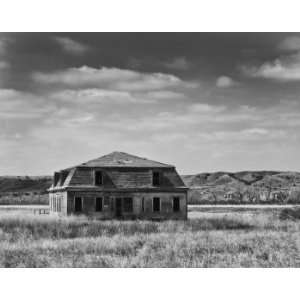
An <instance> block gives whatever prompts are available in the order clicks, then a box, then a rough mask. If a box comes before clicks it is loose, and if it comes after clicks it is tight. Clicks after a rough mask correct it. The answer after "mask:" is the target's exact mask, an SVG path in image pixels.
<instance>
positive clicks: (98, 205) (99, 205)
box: [95, 197, 102, 211]
mask: <svg viewBox="0 0 300 300" xmlns="http://www.w3.org/2000/svg"><path fill="white" fill-rule="evenodd" d="M95 210H96V211H102V197H97V198H96V208H95Z"/></svg>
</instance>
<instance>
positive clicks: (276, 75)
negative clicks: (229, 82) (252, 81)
mask: <svg viewBox="0 0 300 300" xmlns="http://www.w3.org/2000/svg"><path fill="white" fill-rule="evenodd" d="M242 71H243V73H244V74H245V75H247V76H250V77H258V78H267V79H273V80H277V81H298V80H300V56H299V55H293V56H289V57H288V58H283V59H276V60H274V61H273V62H266V63H264V64H262V65H261V66H259V67H242Z"/></svg>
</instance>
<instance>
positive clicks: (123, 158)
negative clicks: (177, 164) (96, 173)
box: [68, 152, 174, 169]
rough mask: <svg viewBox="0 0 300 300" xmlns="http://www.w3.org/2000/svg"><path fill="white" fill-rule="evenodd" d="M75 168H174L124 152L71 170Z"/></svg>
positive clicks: (108, 155) (94, 160)
mask: <svg viewBox="0 0 300 300" xmlns="http://www.w3.org/2000/svg"><path fill="white" fill-rule="evenodd" d="M75 167H126V168H128V167H131V168H174V166H172V165H168V164H163V163H160V162H157V161H153V160H149V159H147V158H143V157H138V156H135V155H131V154H128V153H125V152H112V153H110V154H107V155H104V156H101V157H98V158H96V159H92V160H89V161H87V162H85V163H82V164H80V165H77V166H74V167H72V168H75ZM72 168H68V169H72Z"/></svg>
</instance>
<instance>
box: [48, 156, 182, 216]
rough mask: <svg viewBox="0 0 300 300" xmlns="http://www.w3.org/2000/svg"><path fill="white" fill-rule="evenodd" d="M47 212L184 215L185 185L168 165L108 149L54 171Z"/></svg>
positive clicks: (111, 214) (95, 214) (58, 213)
mask: <svg viewBox="0 0 300 300" xmlns="http://www.w3.org/2000/svg"><path fill="white" fill-rule="evenodd" d="M48 192H49V200H50V213H51V214H57V215H71V214H86V215H90V216H93V217H96V218H101V219H110V218H141V219H186V218H187V193H188V188H187V187H186V186H185V185H184V183H183V181H182V179H181V178H180V176H179V175H178V173H177V172H176V169H175V167H174V166H172V165H168V164H163V163H159V162H156V161H152V160H148V159H146V158H141V157H137V156H134V155H130V154H127V153H123V152H113V153H110V154H108V155H105V156H102V157H99V158H96V159H94V160H90V161H88V162H86V163H83V164H80V165H77V166H74V167H71V168H68V169H64V170H61V171H59V172H55V173H54V177H53V184H52V186H51V187H50V188H49V189H48Z"/></svg>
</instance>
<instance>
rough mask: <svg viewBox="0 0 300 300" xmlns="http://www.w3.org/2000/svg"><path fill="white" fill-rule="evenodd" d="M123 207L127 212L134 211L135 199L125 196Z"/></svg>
mask: <svg viewBox="0 0 300 300" xmlns="http://www.w3.org/2000/svg"><path fill="white" fill-rule="evenodd" d="M123 201H124V202H123V208H124V211H125V212H132V211H133V201H132V198H124V199H123Z"/></svg>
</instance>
